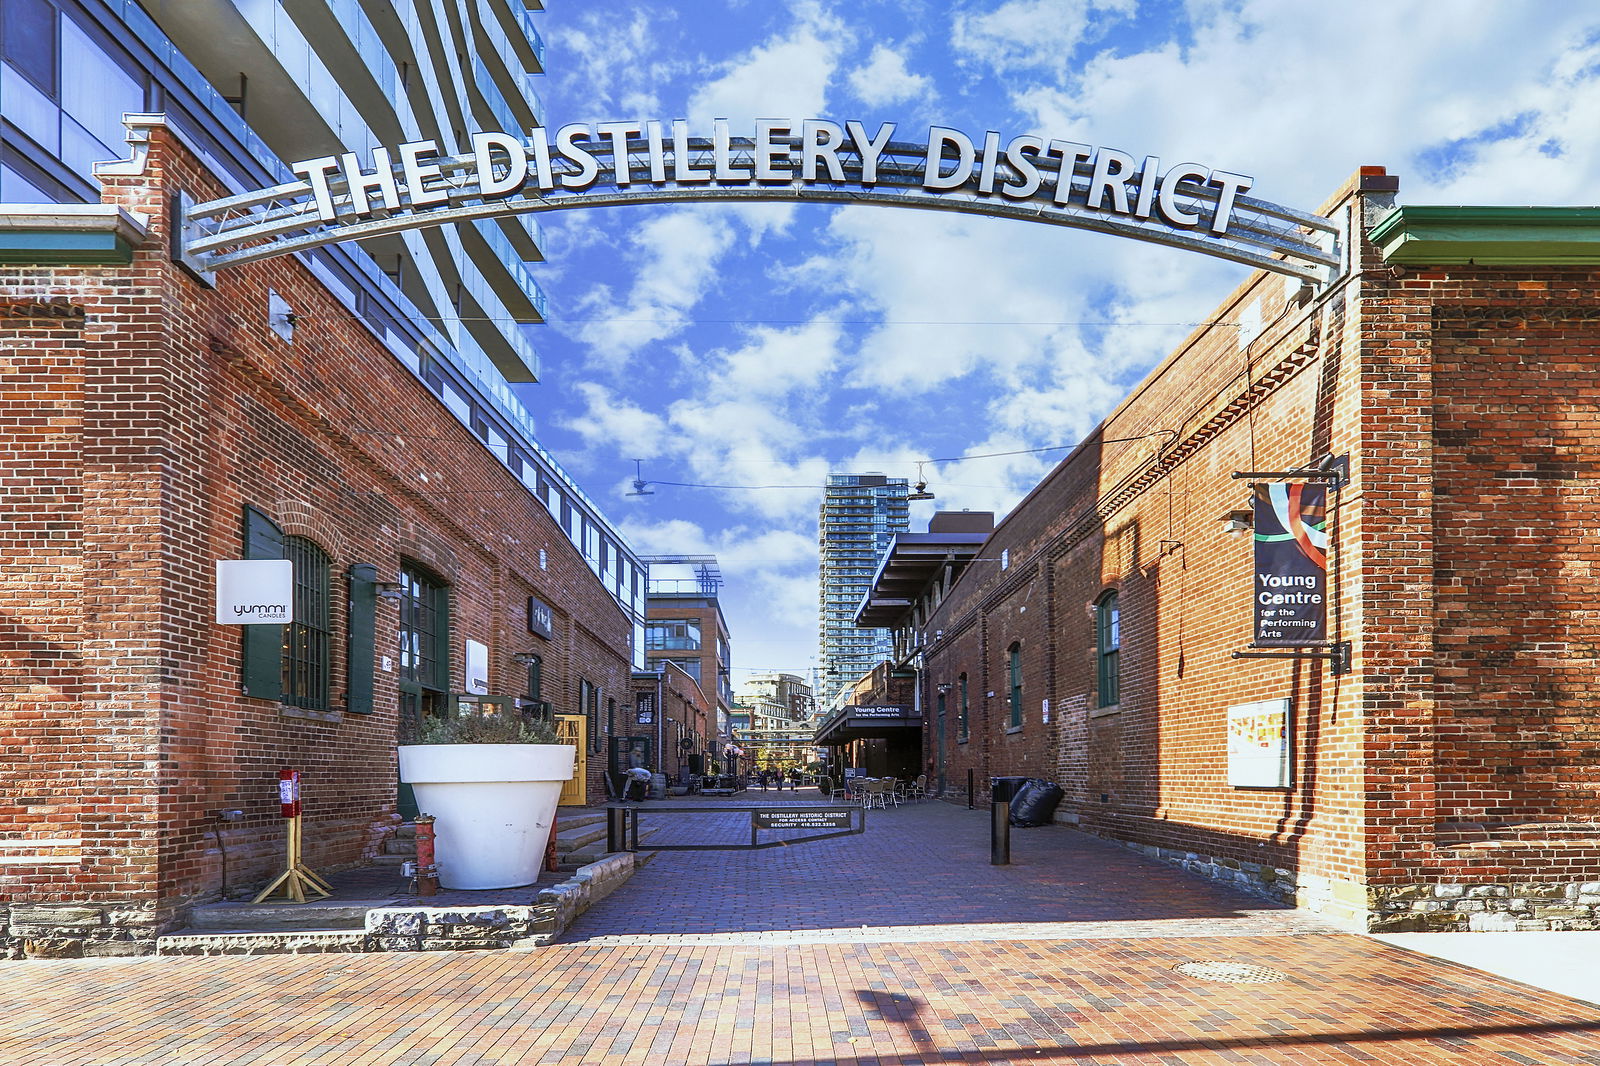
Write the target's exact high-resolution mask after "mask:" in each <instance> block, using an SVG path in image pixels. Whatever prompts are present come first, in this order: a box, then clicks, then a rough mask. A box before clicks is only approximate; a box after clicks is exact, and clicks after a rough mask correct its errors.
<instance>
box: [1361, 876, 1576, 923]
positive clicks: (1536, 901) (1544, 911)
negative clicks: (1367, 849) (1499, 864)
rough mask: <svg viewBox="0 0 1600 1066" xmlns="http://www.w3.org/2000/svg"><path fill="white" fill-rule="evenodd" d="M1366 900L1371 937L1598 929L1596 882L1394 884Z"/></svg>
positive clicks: (1380, 889) (1375, 890) (1369, 893)
mask: <svg viewBox="0 0 1600 1066" xmlns="http://www.w3.org/2000/svg"><path fill="white" fill-rule="evenodd" d="M1368 897H1369V900H1370V908H1371V917H1370V920H1369V923H1368V929H1369V931H1370V932H1374V933H1421V932H1435V931H1437V932H1520V931H1526V930H1552V931H1564V930H1587V929H1600V881H1583V882H1575V883H1565V884H1563V883H1559V882H1553V881H1510V882H1504V883H1500V884H1483V883H1470V884H1432V885H1398V886H1394V887H1379V888H1373V889H1370V890H1369V892H1368Z"/></svg>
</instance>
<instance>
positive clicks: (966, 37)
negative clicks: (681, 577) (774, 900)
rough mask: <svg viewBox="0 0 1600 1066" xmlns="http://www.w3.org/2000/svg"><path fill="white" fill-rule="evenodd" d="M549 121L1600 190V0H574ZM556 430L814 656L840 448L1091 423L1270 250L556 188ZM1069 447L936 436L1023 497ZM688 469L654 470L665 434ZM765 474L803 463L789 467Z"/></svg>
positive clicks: (541, 343) (1334, 182)
mask: <svg viewBox="0 0 1600 1066" xmlns="http://www.w3.org/2000/svg"><path fill="white" fill-rule="evenodd" d="M540 29H541V31H542V32H543V34H544V36H545V38H546V41H547V43H548V49H549V50H548V58H547V66H548V69H549V70H550V74H549V75H548V76H547V77H546V78H544V79H543V80H542V81H541V82H540V84H539V92H540V94H541V96H542V97H543V99H544V103H545V107H546V115H547V121H548V122H549V123H550V125H551V126H552V127H555V126H560V125H563V124H565V123H568V122H595V121H604V120H620V119H638V120H644V119H662V120H671V119H674V118H687V119H689V120H690V121H691V124H692V126H693V128H694V129H695V130H696V131H697V132H700V131H704V130H709V128H710V122H711V120H712V119H713V118H728V119H730V120H732V122H733V126H734V128H735V129H736V130H737V129H739V128H741V127H747V126H749V125H750V124H751V123H752V122H753V120H754V119H756V118H758V117H759V118H795V119H800V118H829V119H834V120H836V121H841V122H842V121H844V120H847V119H859V120H862V121H863V122H866V123H867V124H868V125H869V126H872V127H875V126H876V123H878V122H882V121H894V122H896V123H898V124H899V128H900V131H901V134H902V135H910V134H913V133H914V134H915V136H907V139H920V137H921V135H922V134H923V133H925V131H926V128H927V127H928V126H930V125H946V126H953V127H955V128H958V129H962V130H964V131H966V132H968V133H971V134H974V135H981V134H982V132H983V131H984V130H986V129H994V130H999V131H1002V133H1003V134H1004V135H1005V136H1007V137H1009V136H1012V135H1015V134H1019V133H1037V134H1040V135H1042V136H1044V137H1047V138H1048V137H1059V138H1063V139H1068V140H1073V141H1081V142H1083V143H1087V144H1096V145H1104V146H1110V147H1115V148H1120V149H1122V150H1124V151H1127V152H1129V153H1130V154H1132V155H1134V156H1136V157H1140V158H1142V157H1143V156H1145V155H1157V156H1160V157H1161V158H1162V159H1163V160H1171V161H1177V160H1178V159H1180V158H1181V159H1186V160H1187V159H1195V160H1201V161H1204V162H1206V163H1208V164H1210V165H1212V166H1215V167H1219V168H1222V169H1227V170H1232V171H1236V172H1239V173H1243V174H1248V175H1250V176H1252V177H1253V178H1254V179H1255V186H1254V188H1253V189H1252V195H1256V196H1260V197H1261V198H1263V199H1267V200H1271V201H1275V202H1277V203H1281V204H1286V205H1289V206H1294V207H1300V208H1305V209H1308V210H1309V209H1315V208H1316V207H1317V206H1318V205H1320V204H1321V203H1322V201H1323V200H1324V199H1326V197H1327V196H1328V195H1329V194H1330V193H1332V191H1333V190H1334V189H1335V188H1337V187H1338V186H1339V185H1340V183H1341V182H1343V181H1344V179H1345V178H1347V177H1348V176H1349V175H1350V174H1351V173H1353V172H1354V171H1355V169H1356V168H1357V167H1359V166H1362V165H1365V164H1381V165H1384V166H1387V167H1388V169H1389V171H1390V173H1393V174H1398V175H1399V176H1400V189H1401V191H1400V199H1401V202H1403V203H1412V204H1420V203H1490V204H1593V203H1600V184H1597V178H1600V151H1597V145H1600V140H1597V138H1596V137H1595V135H1594V130H1595V129H1596V128H1597V123H1596V118H1597V116H1600V4H1592V3H1582V2H1577V3H1572V2H1565V0H1543V2H1540V0H1526V2H1518V3H1512V2H1503V0H1497V2H1488V0H1411V2H1406V0H1344V2H1341V3H1338V4H1326V3H1301V2H1297V0H1193V2H1184V0H1161V2H1153V3H1149V2H1147V3H1140V2H1136V0H965V2H964V0H938V2H932V0H847V2H845V0H841V2H833V0H798V2H791V3H774V2H772V0H696V2H695V3H693V4H662V3H659V2H644V0H583V2H582V3H577V2H573V0H564V2H557V3H552V4H550V5H549V10H548V11H547V13H545V14H544V15H543V16H542V17H541V21H540ZM542 223H543V225H544V226H545V231H546V235H547V245H548V256H549V262H548V263H547V264H545V265H542V266H540V267H538V268H537V273H538V275H539V278H540V281H541V282H542V284H544V285H545V287H546V289H547V291H548V292H549V295H550V303H551V323H550V324H549V325H546V326H543V327H539V328H538V329H537V330H536V331H535V332H534V341H535V343H536V345H537V347H538V349H539V351H540V354H541V358H542V362H543V381H542V383H541V384H538V385H533V386H522V387H519V391H520V392H521V394H522V396H523V398H524V400H525V402H526V403H527V404H528V406H529V408H530V409H531V410H532V411H533V412H534V415H535V417H536V418H537V419H538V423H539V426H540V429H541V436H542V437H543V439H544V441H545V443H546V444H547V446H548V447H549V448H550V449H551V450H552V451H553V452H554V453H555V454H556V455H557V456H558V457H559V458H560V459H561V460H562V462H563V463H564V464H565V465H566V466H567V467H568V468H569V470H571V471H572V473H573V474H574V476H576V477H577V478H578V479H579V481H580V482H581V483H582V484H583V485H584V487H585V488H586V490H587V491H588V492H589V493H590V494H591V495H592V496H593V497H594V498H595V499H596V500H597V501H598V502H599V503H600V504H601V506H602V507H604V508H605V509H606V511H607V513H608V514H609V515H610V517H611V518H612V520H613V521H614V522H616V523H617V524H618V525H619V527H620V528H621V530H622V531H623V533H624V534H625V535H626V536H627V537H628V538H629V540H630V541H631V543H632V544H633V545H634V547H635V548H636V549H637V550H639V551H641V552H644V553H646V554H657V553H673V552H695V553H700V552H710V553H714V554H716V555H717V556H718V557H719V558H720V559H721V562H722V570H723V575H724V577H725V579H726V582H727V584H726V586H725V588H724V590H723V597H724V599H723V603H724V610H725V612H726V613H727V615H728V619H729V625H730V629H731V632H732V636H733V656H734V667H735V671H734V680H735V683H737V682H738V681H739V680H740V679H741V678H742V677H743V676H744V674H745V673H746V672H748V671H750V670H768V669H782V670H790V671H793V672H798V673H803V674H804V673H808V672H809V670H810V669H811V667H812V666H813V664H814V661H815V657H816V632H817V631H816V569H817V552H816V517H817V513H816V512H817V502H818V499H819V497H820V487H821V485H822V483H823V479H824V476H825V475H826V473H827V472H828V471H830V470H839V471H868V470H874V471H883V472H885V473H888V474H891V475H895V476H903V477H908V478H913V479H914V478H915V477H916V475H917V473H918V466H917V463H918V461H919V460H922V461H926V460H931V459H948V458H952V457H960V456H969V455H983V454H988V453H995V452H1014V451H1020V450H1026V449H1039V448H1046V447H1050V446H1055V445H1071V444H1073V443H1075V442H1076V441H1077V440H1078V439H1079V438H1080V437H1081V436H1082V435H1083V434H1084V433H1085V432H1086V431H1087V430H1089V429H1090V428H1091V427H1092V426H1093V425H1094V424H1095V423H1096V422H1098V421H1099V419H1100V418H1102V417H1103V416H1104V415H1105V414H1106V413H1107V412H1108V411H1109V410H1110V409H1111V408H1112V407H1113V406H1114V405H1115V404H1116V402H1117V401H1118V400H1119V399H1120V398H1121V397H1122V396H1123V395H1124V394H1125V393H1126V392H1127V391H1128V388H1129V387H1130V386H1131V385H1133V384H1134V383H1136V382H1137V381H1138V380H1139V379H1140V378H1142V377H1143V376H1144V374H1145V373H1146V372H1148V370H1150V369H1151V368H1152V367H1153V366H1155V364H1156V363H1158V362H1159V361H1160V360H1161V359H1162V358H1163V357H1164V356H1165V355H1166V354H1167V353H1168V352H1169V351H1170V349H1171V348H1172V346H1173V345H1174V344H1175V343H1177V342H1178V341H1179V340H1180V339H1181V338H1182V337H1183V336H1184V335H1185V334H1187V333H1188V332H1189V329H1190V328H1191V325H1192V324H1193V323H1195V322H1197V321H1200V320H1201V319H1203V318H1204V317H1205V316H1206V315H1207V314H1208V313H1209V312H1210V310H1211V309H1212V307H1213V306H1214V305H1215V304H1216V303H1217V302H1218V301H1219V300H1220V299H1221V298H1222V297H1223V296H1225V295H1226V294H1227V293H1228V292H1229V291H1230V290H1231V289H1232V288H1233V287H1234V286H1235V285H1237V284H1238V283H1239V282H1240V281H1241V280H1242V279H1243V278H1244V277H1245V276H1246V271H1245V269H1244V268H1242V267H1239V266H1235V265H1232V264H1229V263H1224V262H1222V261H1219V260H1212V259H1208V258H1205V257H1201V256H1198V255H1195V254H1193V253H1185V252H1180V251H1176V250H1172V249H1166V248H1160V247H1156V246H1154V245H1147V244H1141V243H1137V242H1133V241H1129V240H1125V239H1118V238H1113V237H1108V236H1104V235H1099V234H1093V233H1088V232H1081V231H1076V230H1068V229H1060V228H1056V227H1050V226H1040V225H1030V224H1027V223H1021V222H1012V221H1002V220H995V219H984V218H976V217H971V216H963V215H955V214H948V213H942V212H930V211H908V210H898V209H890V208H874V207H850V208H832V207H821V206H810V205H806V206H801V205H785V204H772V205H756V204H751V205H738V206H730V205H676V206H663V207H614V208H605V209H592V208H591V209H586V210H581V211H569V212H558V213H553V214H547V215H544V216H543V218H542ZM1064 454H1065V449H1060V450H1054V451H1047V452H1042V453H1035V454H1025V455H1012V456H1006V457H1001V458H992V459H972V460H970V461H966V462H960V463H948V462H946V463H934V462H926V463H925V466H924V468H923V470H924V473H925V475H926V476H927V478H928V481H929V482H930V487H931V488H932V489H933V490H934V491H935V492H936V493H937V495H938V500H937V501H936V504H918V505H914V509H913V512H912V527H913V528H914V529H920V528H924V527H925V525H926V522H927V518H928V515H929V514H930V513H931V512H932V510H933V508H934V506H938V507H940V508H957V509H959V508H962V507H970V508H973V509H984V510H994V511H996V512H997V514H1003V513H1004V512H1005V511H1006V510H1007V509H1008V508H1009V507H1011V506H1012V505H1013V504H1015V503H1016V501H1017V500H1019V499H1020V498H1021V497H1022V495H1023V494H1025V493H1026V492H1027V490H1028V489H1029V488H1031V487H1032V486H1033V485H1034V484H1035V483H1036V482H1037V481H1038V479H1039V478H1040V477H1041V476H1042V474H1043V473H1044V472H1045V471H1046V470H1048V469H1049V467H1050V465H1052V464H1053V462H1055V461H1056V460H1058V459H1059V458H1060V457H1061V456H1062V455H1064ZM636 458H638V459H642V460H643V461H644V465H643V470H644V476H645V478H646V479H648V480H652V481H658V482H686V483H693V484H708V485H733V486H753V487H750V488H732V489H698V488H675V487H669V486H665V485H661V486H657V488H656V491H655V494H654V495H651V496H646V497H642V498H637V497H628V496H626V495H625V494H626V492H627V491H628V488H629V484H630V482H631V480H632V478H633V475H634V463H633V460H634V459H636ZM754 486H799V487H797V488H766V487H754Z"/></svg>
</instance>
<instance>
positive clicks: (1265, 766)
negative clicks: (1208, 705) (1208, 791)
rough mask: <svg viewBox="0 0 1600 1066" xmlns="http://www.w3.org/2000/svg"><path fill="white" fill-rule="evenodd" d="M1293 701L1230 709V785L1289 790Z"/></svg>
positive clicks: (1254, 704)
mask: <svg viewBox="0 0 1600 1066" xmlns="http://www.w3.org/2000/svg"><path fill="white" fill-rule="evenodd" d="M1289 723H1290V715H1289V701H1288V700H1287V699H1281V700H1261V701H1259V702H1257V703H1240V704H1236V705H1234V706H1232V707H1229V708H1228V784H1230V785H1232V786H1233V787H1235V788H1288V787H1289V786H1290V783H1291V782H1290V780H1289V768H1290V767H1289V762H1290V760H1289V741H1290V736H1289Z"/></svg>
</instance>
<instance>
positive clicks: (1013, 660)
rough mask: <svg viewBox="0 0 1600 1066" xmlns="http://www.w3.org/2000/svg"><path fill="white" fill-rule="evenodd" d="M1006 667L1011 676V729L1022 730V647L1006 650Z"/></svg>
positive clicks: (1014, 645) (1019, 645) (1017, 646)
mask: <svg viewBox="0 0 1600 1066" xmlns="http://www.w3.org/2000/svg"><path fill="white" fill-rule="evenodd" d="M1006 666H1007V669H1008V670H1009V672H1010V674H1011V723H1010V725H1011V728H1012V729H1021V728H1022V645H1021V644H1013V645H1011V647H1010V648H1008V649H1006Z"/></svg>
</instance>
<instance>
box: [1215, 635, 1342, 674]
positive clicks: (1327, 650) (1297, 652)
mask: <svg viewBox="0 0 1600 1066" xmlns="http://www.w3.org/2000/svg"><path fill="white" fill-rule="evenodd" d="M1354 654H1355V653H1354V650H1353V649H1352V648H1351V643H1350V641H1348V640H1338V641H1334V642H1333V643H1332V644H1318V645H1311V644H1308V645H1305V646H1303V647H1301V648H1284V649H1283V650H1282V651H1236V652H1234V653H1233V657H1234V658H1235V659H1326V660H1328V673H1329V675H1331V676H1333V677H1343V676H1344V675H1345V674H1348V673H1349V672H1350V670H1351V665H1350V663H1351V658H1352V657H1353V655H1354Z"/></svg>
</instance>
